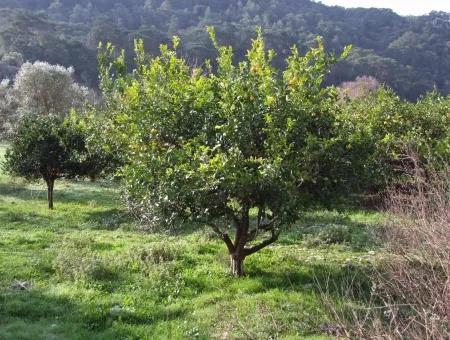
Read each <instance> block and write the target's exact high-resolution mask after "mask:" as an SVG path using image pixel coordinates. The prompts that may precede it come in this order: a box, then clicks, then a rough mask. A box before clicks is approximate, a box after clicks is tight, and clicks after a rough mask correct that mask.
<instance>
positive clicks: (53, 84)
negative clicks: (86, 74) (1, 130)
mask: <svg viewBox="0 0 450 340" xmlns="http://www.w3.org/2000/svg"><path fill="white" fill-rule="evenodd" d="M73 74H74V70H73V68H65V67H63V66H60V65H50V64H48V63H46V62H40V61H37V62H35V63H29V62H27V63H25V64H23V65H22V67H21V68H20V70H19V72H18V73H17V75H16V78H15V80H14V94H15V96H16V97H17V100H18V103H19V109H20V111H21V112H22V113H34V114H39V115H53V116H64V115H66V114H67V113H68V112H69V110H70V109H71V108H80V107H82V106H83V105H84V104H85V103H86V102H87V97H88V93H89V91H88V89H87V88H86V87H83V86H80V85H78V84H77V83H76V82H75V81H74V77H73Z"/></svg>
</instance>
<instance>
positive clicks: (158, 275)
mask: <svg viewBox="0 0 450 340" xmlns="http://www.w3.org/2000/svg"><path fill="white" fill-rule="evenodd" d="M4 148H5V145H0V155H1V154H2V153H3V152H4ZM45 200H46V197H45V186H44V185H43V184H42V183H34V184H28V183H25V182H24V181H22V180H20V179H12V178H10V177H8V176H6V175H4V174H3V175H0V235H1V237H0V339H53V338H55V339H60V338H64V339H86V338H89V339H117V338H130V339H141V338H144V339H145V338H152V339H161V338H171V339H182V338H183V339H184V338H205V339H206V338H268V337H269V336H272V337H273V338H276V337H280V338H305V337H314V338H321V337H325V335H324V329H325V328H326V327H325V326H326V325H327V324H328V323H329V322H330V321H329V319H328V316H327V313H326V311H325V307H324V306H323V303H322V300H321V297H320V294H319V291H320V289H319V286H325V285H329V287H333V284H332V283H336V285H335V286H336V287H338V285H339V283H340V282H345V280H347V279H349V278H352V279H353V278H354V277H355V275H356V277H357V280H359V281H361V284H362V286H363V287H364V284H365V282H364V280H365V278H364V276H363V275H359V274H358V273H359V272H360V271H361V270H362V271H363V270H364V269H365V268H368V267H370V266H371V265H372V263H373V262H374V261H376V259H377V257H378V254H379V248H378V245H377V240H376V233H375V232H374V231H375V230H376V228H377V224H379V222H380V220H381V217H380V215H378V214H375V213H370V212H363V211H352V210H349V211H341V212H337V211H325V210H324V211H310V212H307V213H306V214H305V215H304V216H303V218H302V220H301V221H300V223H299V224H298V225H296V226H295V227H293V228H291V229H290V230H289V231H287V232H286V233H285V234H284V236H283V237H282V238H281V240H280V242H278V243H277V244H275V245H273V246H272V247H269V248H267V249H265V250H263V251H261V252H260V253H258V254H256V255H254V256H253V257H250V258H248V259H247V260H246V263H245V268H246V273H247V275H246V276H245V277H244V278H241V279H235V278H232V277H230V276H229V275H228V256H227V254H226V251H225V247H224V246H223V245H222V244H221V242H220V241H218V240H216V239H214V238H213V237H212V234H211V233H210V231H209V230H208V229H203V228H200V229H195V228H193V227H191V226H190V227H189V228H187V229H186V230H185V231H184V232H183V231H182V228H181V231H180V232H178V233H177V234H164V233H154V234H149V233H143V232H139V231H137V229H136V228H135V225H134V223H133V221H132V220H131V219H130V218H129V217H128V216H127V215H126V212H125V211H124V210H123V208H122V207H121V204H120V195H119V191H118V189H117V188H116V186H115V185H114V184H111V183H106V182H105V183H90V182H78V183H77V182H65V181H59V182H57V184H56V188H55V208H56V209H55V210H54V211H49V210H48V209H47V208H46V201H45ZM330 283H331V284H330ZM21 287H22V288H24V289H23V290H21ZM332 289H333V288H331V293H333V290H332ZM355 303H360V301H355Z"/></svg>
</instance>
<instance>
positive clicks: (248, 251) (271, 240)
mask: <svg viewBox="0 0 450 340" xmlns="http://www.w3.org/2000/svg"><path fill="white" fill-rule="evenodd" d="M279 236H280V231H278V232H276V231H275V230H272V237H271V238H269V239H266V240H264V241H263V242H261V243H260V244H258V245H256V246H254V247H251V248H246V249H245V256H248V255H252V254H254V253H256V252H258V251H260V250H261V249H263V248H265V247H267V246H268V245H271V244H272V243H274V242H276V241H277V240H278V237H279Z"/></svg>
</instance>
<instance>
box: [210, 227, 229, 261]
mask: <svg viewBox="0 0 450 340" xmlns="http://www.w3.org/2000/svg"><path fill="white" fill-rule="evenodd" d="M209 225H210V226H211V227H212V229H213V230H214V232H215V233H216V234H217V235H218V236H219V237H220V239H221V240H222V241H223V242H225V244H226V245H227V248H228V251H229V252H230V254H231V253H233V252H234V250H235V247H234V245H233V241H231V238H230V236H228V234H227V233H224V232H223V231H222V230H220V228H219V227H218V226H216V225H214V224H212V223H209Z"/></svg>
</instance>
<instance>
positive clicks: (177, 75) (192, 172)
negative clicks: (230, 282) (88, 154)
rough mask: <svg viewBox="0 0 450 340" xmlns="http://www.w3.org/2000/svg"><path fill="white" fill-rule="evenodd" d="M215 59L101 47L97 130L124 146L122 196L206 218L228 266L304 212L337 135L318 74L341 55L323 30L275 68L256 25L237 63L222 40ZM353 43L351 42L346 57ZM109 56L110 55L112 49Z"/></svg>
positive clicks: (166, 211) (332, 97)
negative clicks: (101, 109) (130, 66)
mask: <svg viewBox="0 0 450 340" xmlns="http://www.w3.org/2000/svg"><path fill="white" fill-rule="evenodd" d="M209 32H210V36H211V38H212V41H213V43H214V45H215V47H216V48H217V50H218V57H217V60H216V63H215V64H214V67H212V66H211V65H210V63H208V62H207V63H206V64H205V65H204V67H191V66H189V65H188V64H187V63H186V61H185V60H183V59H182V58H180V57H178V56H177V52H176V49H177V46H178V44H179V40H178V38H174V40H173V48H169V47H168V46H162V47H161V54H160V55H159V56H157V57H153V58H152V57H149V56H147V55H145V53H144V49H143V46H142V43H141V42H139V41H138V42H137V43H136V49H135V50H136V60H135V63H136V68H135V70H133V72H132V73H129V74H128V73H127V72H126V67H125V62H124V53H123V52H122V53H121V54H119V57H117V51H115V50H114V48H113V47H112V46H111V45H107V46H106V48H105V49H103V52H102V53H101V54H100V69H101V75H102V89H103V92H104V95H105V98H106V103H107V109H106V113H105V114H104V115H105V121H104V124H103V125H102V127H103V128H102V131H101V133H102V135H104V136H108V138H107V139H108V140H109V143H108V148H110V149H116V150H117V152H120V153H122V154H123V155H124V158H125V159H124V162H125V163H126V166H124V168H123V171H122V175H123V179H124V186H125V191H126V197H127V203H128V205H129V207H130V208H131V211H132V212H134V213H135V214H136V215H137V216H138V217H139V218H140V219H141V221H142V222H145V223H146V224H147V225H149V226H153V227H176V226H180V225H183V224H182V222H183V221H186V220H190V221H195V222H200V223H204V224H206V225H208V226H210V227H212V229H213V230H214V231H215V232H216V234H217V235H218V236H219V237H220V238H221V239H222V240H223V242H224V243H225V245H226V247H227V249H228V252H229V254H230V257H231V270H232V273H233V274H234V275H236V276H240V275H242V274H243V262H244V259H245V258H246V257H248V256H250V255H252V254H254V253H256V252H258V251H259V250H261V249H263V248H265V247H267V246H268V245H270V244H272V243H274V242H275V241H277V239H278V238H279V236H280V233H281V231H282V230H283V229H284V228H286V227H287V226H289V225H290V224H292V223H294V222H295V221H296V220H297V219H298V216H299V212H300V208H301V203H302V199H303V198H304V194H305V192H304V190H303V188H304V187H306V184H311V183H314V182H315V180H316V175H317V173H318V172H319V170H320V169H319V168H320V164H318V162H319V160H320V159H321V158H323V154H324V153H326V152H327V151H328V150H329V148H330V145H332V144H333V140H334V139H333V138H334V137H333V133H332V131H333V130H334V129H333V124H334V121H335V113H336V110H338V105H337V101H338V96H337V92H336V90H335V89H333V88H327V87H323V86H322V81H323V80H324V77H325V76H326V74H327V72H328V71H329V70H330V67H331V65H332V64H333V63H335V62H336V61H338V60H339V59H340V58H341V56H339V57H337V56H335V55H331V54H327V53H326V52H325V48H324V46H323V43H322V40H321V39H318V41H317V47H315V48H312V49H310V50H309V51H308V52H307V53H306V54H305V55H301V54H300V53H299V51H298V50H297V48H296V47H293V48H292V52H291V55H290V56H289V57H288V58H287V60H286V64H287V66H286V68H285V69H284V70H283V71H278V70H277V69H275V68H274V67H273V66H272V65H271V61H272V58H273V57H274V56H275V53H274V51H267V50H266V48H265V43H264V39H263V36H262V33H261V31H258V36H257V37H256V39H254V40H253V43H252V47H251V48H250V49H249V51H248V53H247V58H246V60H244V61H242V62H240V63H238V64H235V63H234V62H233V51H232V48H231V47H224V46H219V44H218V43H217V40H216V37H215V33H214V30H213V29H209ZM348 51H349V49H346V51H345V52H344V55H343V56H345V54H347V53H348ZM113 56H116V57H113Z"/></svg>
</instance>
